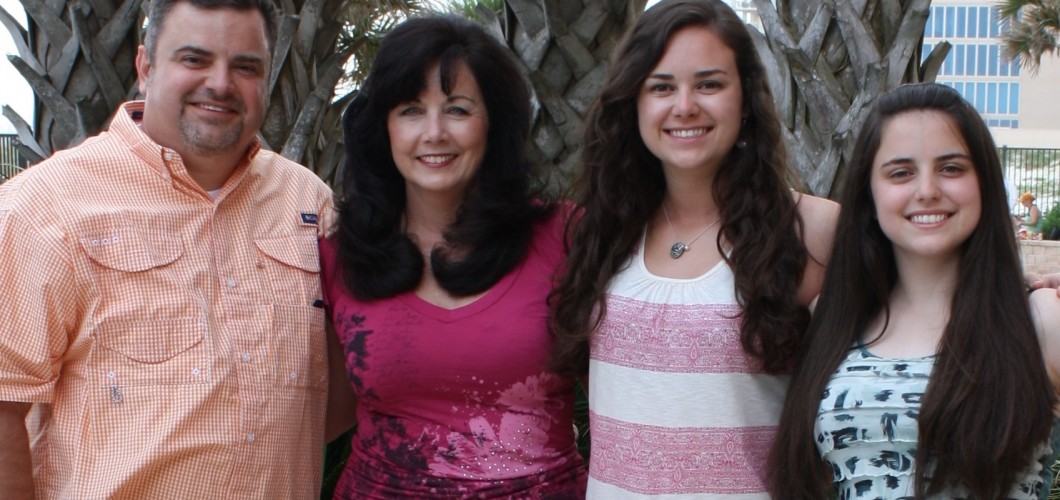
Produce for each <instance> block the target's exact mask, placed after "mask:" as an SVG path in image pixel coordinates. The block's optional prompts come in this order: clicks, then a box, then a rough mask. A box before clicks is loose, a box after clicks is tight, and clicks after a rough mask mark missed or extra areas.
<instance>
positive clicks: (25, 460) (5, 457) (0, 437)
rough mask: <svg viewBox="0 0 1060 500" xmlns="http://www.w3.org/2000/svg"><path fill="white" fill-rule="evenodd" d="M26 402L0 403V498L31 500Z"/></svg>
mask: <svg viewBox="0 0 1060 500" xmlns="http://www.w3.org/2000/svg"><path fill="white" fill-rule="evenodd" d="M29 407H30V404H29V403H15V402H10V401H0V443H4V445H3V446H0V492H2V493H0V496H2V497H4V498H10V499H23V498H25V499H32V498H33V460H32V459H31V458H30V453H29V435H28V434H27V432H26V413H27V412H29Z"/></svg>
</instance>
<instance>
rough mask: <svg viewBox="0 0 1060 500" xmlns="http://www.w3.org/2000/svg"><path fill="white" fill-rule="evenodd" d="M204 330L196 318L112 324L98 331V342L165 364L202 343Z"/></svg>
mask: <svg viewBox="0 0 1060 500" xmlns="http://www.w3.org/2000/svg"><path fill="white" fill-rule="evenodd" d="M204 330H205V325H203V323H202V322H201V321H197V320H194V319H173V320H165V321H135V322H134V321H108V322H104V323H102V324H100V325H99V326H98V327H97V328H96V340H97V341H98V342H99V343H100V344H102V345H103V347H105V348H107V349H110V350H112V351H115V352H118V353H121V354H122V355H124V356H125V357H127V358H129V359H133V360H135V361H139V362H141V363H161V362H163V361H166V360H169V359H172V358H173V357H175V356H177V355H178V354H180V353H182V352H184V351H187V350H188V349H191V348H192V347H195V346H196V345H197V344H198V343H199V342H202V340H203V339H204V338H205V337H206V336H205V334H204V333H203V332H204Z"/></svg>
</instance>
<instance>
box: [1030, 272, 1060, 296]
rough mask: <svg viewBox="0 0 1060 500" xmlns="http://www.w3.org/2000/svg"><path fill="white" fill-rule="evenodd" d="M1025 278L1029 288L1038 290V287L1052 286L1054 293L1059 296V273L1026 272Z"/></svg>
mask: <svg viewBox="0 0 1060 500" xmlns="http://www.w3.org/2000/svg"><path fill="white" fill-rule="evenodd" d="M1026 279H1027V286H1028V287H1030V289H1031V290H1038V289H1040V288H1052V289H1056V295H1057V296H1058V297H1060V273H1052V274H1037V273H1027V274H1026Z"/></svg>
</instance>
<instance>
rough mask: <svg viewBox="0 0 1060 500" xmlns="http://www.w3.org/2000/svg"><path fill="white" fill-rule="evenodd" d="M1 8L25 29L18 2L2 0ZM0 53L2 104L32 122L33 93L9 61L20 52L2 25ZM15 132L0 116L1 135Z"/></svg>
mask: <svg viewBox="0 0 1060 500" xmlns="http://www.w3.org/2000/svg"><path fill="white" fill-rule="evenodd" d="M0 7H3V8H4V10H6V11H7V12H8V13H10V14H11V15H12V16H14V18H15V19H17V20H19V22H21V23H22V26H23V27H25V25H26V15H25V14H24V13H23V10H22V5H21V4H19V3H18V0H0ZM0 53H3V56H4V57H0V104H3V105H8V106H11V107H13V108H15V111H16V112H18V114H20V115H22V118H24V119H25V120H26V121H30V117H31V116H32V115H33V92H32V91H30V89H29V85H28V84H27V83H26V81H25V80H23V79H22V75H20V74H19V73H18V71H15V67H14V66H12V65H11V61H8V60H7V55H8V54H16V55H17V54H18V50H17V49H15V42H13V41H12V40H11V34H10V33H8V31H7V29H5V28H3V27H2V25H0ZM31 123H32V122H31ZM14 132H15V127H13V126H12V125H11V122H9V121H7V118H5V117H3V116H0V134H13V133H14Z"/></svg>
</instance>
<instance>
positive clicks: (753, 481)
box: [551, 0, 837, 498]
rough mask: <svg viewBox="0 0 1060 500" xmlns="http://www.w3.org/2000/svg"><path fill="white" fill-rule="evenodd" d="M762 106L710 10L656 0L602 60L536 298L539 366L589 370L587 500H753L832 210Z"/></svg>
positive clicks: (738, 48)
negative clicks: (548, 360) (561, 222)
mask: <svg viewBox="0 0 1060 500" xmlns="http://www.w3.org/2000/svg"><path fill="white" fill-rule="evenodd" d="M773 106H774V104H773V97H772V95H771V94H770V91H769V89H768V87H767V84H766V75H765V70H764V68H763V67H762V64H761V62H760V61H759V59H758V57H757V55H756V53H755V51H754V48H753V46H752V42H751V38H750V36H749V34H748V31H747V28H746V27H745V25H744V23H743V22H742V21H741V20H740V19H739V18H738V17H737V16H736V14H735V13H734V12H733V11H732V9H731V8H729V7H728V6H726V5H725V4H723V3H722V2H720V1H716V0H669V1H665V0H664V1H663V2H660V3H659V4H657V5H655V6H653V7H652V8H651V9H649V10H648V11H646V12H645V13H644V14H643V15H642V16H641V17H640V18H639V19H638V20H637V22H636V24H635V25H634V26H633V27H632V29H631V31H630V32H629V33H628V34H627V36H626V38H625V39H624V41H623V42H622V43H621V45H620V46H619V47H618V48H617V50H616V53H615V55H614V57H613V62H612V65H611V70H610V73H609V75H608V77H607V79H606V81H605V83H604V87H603V90H602V93H601V94H600V96H599V98H598V99H597V101H596V102H595V104H594V105H593V107H592V108H591V110H590V112H589V115H588V118H587V124H586V131H585V137H584V144H583V148H584V149H583V171H582V173H581V175H580V177H579V178H578V179H577V180H576V182H575V188H574V201H575V203H576V205H577V208H576V216H575V217H574V218H572V220H571V222H570V224H569V227H568V241H569V253H568V257H567V260H566V264H565V268H566V274H565V276H564V277H563V278H562V279H561V280H560V282H559V283H558V285H557V288H556V289H555V290H554V292H553V294H552V297H551V300H552V306H553V315H554V316H553V329H554V334H555V335H556V336H557V350H556V355H555V357H554V361H555V363H556V365H557V367H558V368H560V369H562V370H563V371H566V372H568V373H571V374H577V375H580V376H584V375H585V374H588V376H589V377H588V383H589V406H590V412H591V415H590V422H591V423H590V427H591V429H590V435H591V436H592V459H591V464H590V481H589V496H590V497H597V498H623V497H630V496H634V497H635V496H638V495H659V494H668V495H678V496H676V497H674V498H681V497H680V495H688V497H697V498H699V497H702V495H708V494H713V495H721V496H726V495H747V496H743V497H741V498H756V497H757V498H763V497H765V491H766V486H765V479H764V466H765V457H766V454H767V452H768V449H769V445H770V443H771V440H772V437H773V434H774V429H775V426H776V425H777V418H778V417H779V414H780V408H781V405H782V403H783V398H784V394H785V391H786V389H787V378H786V377H785V376H783V373H784V372H785V371H786V370H790V368H791V366H792V364H793V363H794V358H795V356H796V354H797V353H798V351H799V349H800V343H801V339H802V331H803V330H804V327H805V325H806V324H807V322H808V321H809V312H808V310H807V308H806V304H807V303H808V302H809V301H810V300H811V299H812V298H813V297H814V296H816V295H817V292H818V289H819V286H820V282H821V275H822V272H823V265H824V262H825V260H826V258H827V255H826V252H827V249H828V248H829V246H830V244H831V238H832V229H833V227H834V220H835V214H836V212H837V207H836V205H835V204H834V203H832V202H829V201H827V200H823V199H820V198H815V197H812V196H808V195H804V194H800V193H798V192H796V191H794V190H793V189H792V188H793V187H794V183H793V182H792V180H793V179H794V176H793V175H792V173H791V172H790V171H789V169H788V165H787V163H786V159H785V152H784V148H783V142H782V141H781V133H780V127H779V123H778V120H777V116H776V115H775V111H774V108H773ZM668 498H669V497H668Z"/></svg>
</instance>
